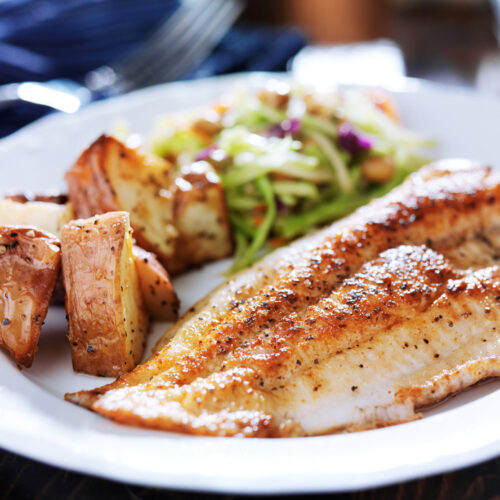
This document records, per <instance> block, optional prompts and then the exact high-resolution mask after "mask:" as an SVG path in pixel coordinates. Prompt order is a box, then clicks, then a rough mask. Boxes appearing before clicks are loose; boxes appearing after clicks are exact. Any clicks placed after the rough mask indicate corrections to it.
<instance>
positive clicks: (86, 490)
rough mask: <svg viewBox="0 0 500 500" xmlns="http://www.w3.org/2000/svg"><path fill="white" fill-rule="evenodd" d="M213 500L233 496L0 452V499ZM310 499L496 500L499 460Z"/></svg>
mask: <svg viewBox="0 0 500 500" xmlns="http://www.w3.org/2000/svg"><path fill="white" fill-rule="evenodd" d="M409 453H411V450H409ZM216 498H221V499H223V498H225V499H232V498H237V497H234V496H230V495H203V494H195V493H188V492H175V491H166V490H158V489H150V488H143V487H140V486H131V485H126V484H120V483H115V482H112V481H106V480H104V479H98V478H94V477H89V476H84V475H82V474H76V473H72V472H68V471H67V470H63V469H56V468H54V467H49V466H48V465H44V464H40V463H38V462H35V461H33V460H28V459H26V458H23V457H20V456H17V455H14V454H12V453H8V452H5V451H2V450H0V500H18V499H19V500H21V499H26V500H28V499H44V500H45V499H47V500H59V499H61V500H76V499H82V500H86V499H88V500H100V499H105V500H127V499H131V500H139V499H144V500H155V499H172V500H183V499H199V500H210V499H216ZM241 498H252V497H241ZM255 498H261V499H262V498H268V497H255ZM269 498H273V497H269ZM275 498H276V497H275ZM293 498H297V499H302V498H303V499H305V498H309V496H306V495H303V496H297V497H293ZM315 498H333V499H335V500H389V499H391V500H393V499H395V500H434V499H435V500H448V499H449V500H462V499H463V500H500V458H497V459H496V460H490V461H489V462H485V463H483V464H480V465H476V466H475V467H470V468H468V469H464V470H459V471H455V472H452V473H448V474H443V475H438V476H434V477H429V478H424V479H420V480H418V481H410V482H407V483H400V484H397V485H394V486H388V487H385V488H378V489H374V490H365V491H360V492H354V493H344V494H338V495H318V496H315Z"/></svg>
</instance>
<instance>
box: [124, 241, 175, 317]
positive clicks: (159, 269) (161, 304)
mask: <svg viewBox="0 0 500 500" xmlns="http://www.w3.org/2000/svg"><path fill="white" fill-rule="evenodd" d="M132 251H133V254H134V261H135V267H136V268H137V274H138V275H139V283H140V285H141V291H142V298H143V299H144V303H145V305H146V309H147V310H148V311H149V314H150V315H151V317H152V318H153V319H156V320H158V321H175V320H176V319H177V317H178V313H179V297H177V294H176V293H175V290H174V287H173V285H172V283H171V281H170V277H169V275H168V273H167V271H166V269H165V268H164V267H163V266H162V265H161V264H160V262H159V260H158V259H157V258H156V255H154V254H152V253H151V252H147V251H146V250H144V249H143V248H141V247H138V246H136V245H134V247H133V250H132Z"/></svg>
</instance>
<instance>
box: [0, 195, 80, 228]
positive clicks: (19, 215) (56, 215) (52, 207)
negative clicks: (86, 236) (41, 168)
mask: <svg viewBox="0 0 500 500" xmlns="http://www.w3.org/2000/svg"><path fill="white" fill-rule="evenodd" d="M73 218H74V214H73V208H72V206H71V204H70V203H66V204H64V205H61V204H57V203H52V202H45V201H27V202H24V203H20V202H18V201H13V200H10V199H4V200H0V225H11V224H15V225H22V226H24V225H27V226H35V227H37V228H39V229H42V230H44V231H48V232H49V233H52V234H54V235H55V236H57V237H59V235H60V234H61V228H62V227H63V226H64V224H66V223H67V222H69V221H70V220H72V219H73Z"/></svg>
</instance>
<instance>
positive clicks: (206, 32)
mask: <svg viewBox="0 0 500 500" xmlns="http://www.w3.org/2000/svg"><path fill="white" fill-rule="evenodd" d="M182 8H183V10H182V12H181V13H180V15H178V16H176V17H175V19H174V18H173V16H172V18H171V19H170V20H172V21H173V22H167V23H165V25H164V26H163V27H162V28H161V29H160V30H159V31H158V32H157V33H155V35H154V38H151V39H150V41H149V42H148V45H147V47H145V48H144V50H142V49H141V52H142V54H140V53H137V55H136V56H134V57H131V58H127V60H126V61H125V62H123V63H122V64H121V65H120V66H117V68H116V73H117V76H118V80H117V82H116V84H115V86H116V87H118V89H119V90H120V91H127V90H132V89H133V88H141V87H145V86H148V85H152V84H154V83H159V82H161V81H167V80H172V79H174V78H178V77H179V76H182V75H183V74H185V73H186V72H187V71H189V69H191V68H192V67H193V66H194V65H195V64H196V63H197V62H198V61H199V60H200V59H201V58H202V57H203V56H205V55H206V54H207V53H209V52H210V51H211V50H212V49H213V48H214V46H215V45H216V44H217V43H218V42H219V41H220V39H221V38H222V36H224V34H225V33H226V31H227V29H228V28H229V26H231V25H232V24H233V22H234V21H235V19H236V18H237V17H238V15H239V14H240V13H241V10H242V8H243V2H242V0H198V1H197V3H196V8H195V7H188V6H182Z"/></svg>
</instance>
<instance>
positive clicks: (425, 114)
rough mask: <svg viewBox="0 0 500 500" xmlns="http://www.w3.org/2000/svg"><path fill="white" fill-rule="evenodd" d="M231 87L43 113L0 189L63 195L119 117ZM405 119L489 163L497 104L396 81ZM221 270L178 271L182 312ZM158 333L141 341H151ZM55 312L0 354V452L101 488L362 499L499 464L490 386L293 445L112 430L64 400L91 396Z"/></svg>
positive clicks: (187, 102) (223, 82)
mask: <svg viewBox="0 0 500 500" xmlns="http://www.w3.org/2000/svg"><path fill="white" fill-rule="evenodd" d="M264 77H265V75H236V76H231V77H223V78H215V79H209V80H200V81H195V82H189V83H184V82H183V83H175V84H169V85H163V86H159V87H155V88H151V89H147V90H144V91H140V92H136V93H134V94H130V95H127V96H124V97H120V98H117V99H113V100H110V101H106V102H103V103H98V104H95V105H92V106H90V107H88V108H87V109H85V110H83V111H82V112H80V113H78V114H76V115H73V116H72V115H69V116H63V115H54V116H51V117H49V118H46V119H44V120H41V121H39V122H38V123H35V124H33V125H31V126H29V127H26V128H25V129H23V130H21V131H20V132H18V133H16V134H15V135H13V136H11V137H8V138H7V139H4V140H3V141H0V168H1V169H2V170H1V176H2V177H1V179H2V181H1V186H2V189H7V188H20V189H29V188H31V189H35V190H40V189H45V188H50V187H52V186H63V185H64V184H63V182H62V174H63V172H64V170H65V169H66V168H67V167H68V166H69V165H71V163H72V161H73V160H74V159H75V158H76V156H77V154H78V152H79V151H81V150H82V149H83V148H84V147H85V146H87V145H88V144H89V143H90V141H92V140H93V139H94V138H96V136H97V135H98V134H100V133H101V132H103V131H106V130H110V128H112V126H113V124H114V123H115V122H116V120H117V119H119V118H123V119H126V120H128V121H129V123H130V124H131V126H132V129H133V131H136V132H139V133H147V132H148V131H149V130H150V129H151V128H152V126H153V124H154V121H155V119H156V117H157V116H158V115H159V114H162V113H165V112H170V111H176V110H180V109H182V108H190V107H193V106H197V105H203V104H205V103H209V102H211V101H212V100H214V99H216V98H218V97H219V96H220V95H221V94H222V93H223V92H224V91H226V90H227V89H228V88H230V87H231V86H232V85H234V84H236V83H242V82H244V83H248V81H249V80H252V79H254V80H255V79H257V80H258V79H262V78H264ZM395 97H396V100H397V103H398V105H399V107H400V109H401V114H402V119H403V121H404V122H405V123H406V124H407V125H408V126H409V127H411V128H414V129H416V130H421V131H423V132H425V133H427V134H430V135H431V136H434V137H435V138H436V139H438V141H439V143H440V146H439V148H438V151H437V155H436V156H439V157H444V156H465V157H470V158H476V159H478V160H482V161H486V162H491V163H493V164H496V165H500V144H499V138H500V137H499V135H498V134H499V132H498V130H499V129H498V124H499V123H500V102H499V101H494V100H491V99H487V98H485V97H480V96H477V95H474V94H471V93H468V92H464V91H458V90H452V89H449V88H444V87H443V88H442V87H436V86H430V85H428V84H422V83H421V82H416V81H410V80H405V81H404V82H401V85H399V86H398V88H397V89H395ZM226 265H227V263H224V262H219V263H217V264H214V265H211V266H207V267H206V268H204V269H202V270H200V271H195V272H192V273H189V274H187V275H185V276H183V277H181V278H179V279H178V280H176V283H175V284H176V286H177V289H178V291H179V293H180V296H181V299H182V301H183V306H184V308H187V307H189V306H190V305H191V304H192V303H193V302H195V301H196V300H197V299H199V298H200V297H201V296H202V295H204V294H206V293H207V292H208V291H209V290H210V289H211V288H212V287H213V286H214V285H215V284H216V283H217V282H218V281H219V280H220V277H219V276H220V271H221V270H222V269H224V268H225V266H226ZM163 326H164V325H157V327H156V329H155V332H154V334H153V338H154V337H157V336H158V334H159V333H161V331H162V330H163ZM65 334H66V324H65V321H64V311H62V310H60V309H59V310H58V309H53V310H51V311H50V312H49V315H48V318H47V321H46V325H45V328H44V331H43V332H42V337H41V340H40V346H39V352H38V354H37V357H36V360H35V363H34V365H33V367H32V368H31V369H23V370H19V369H18V368H17V367H16V365H15V364H14V363H13V362H12V361H11V360H10V359H9V358H8V357H7V356H6V355H5V354H4V353H3V352H1V353H0V446H2V447H4V448H6V449H9V450H11V451H13V452H16V453H20V454H23V455H26V456H29V457H32V458H34V459H37V460H41V461H43V462H47V463H50V464H53V465H57V466H60V467H64V468H69V469H73V470H75V471H80V472H85V473H89V474H94V475H98V476H103V477H106V478H110V479H115V480H120V481H125V482H131V483H136V484H143V485H148V486H159V487H165V488H183V489H190V490H200V491H212V492H230V493H246V494H251V493H299V492H330V491H343V490H352V489H360V488H366V487H373V486H378V485H383V484H388V483H392V482H397V481H402V480H408V479H411V478H415V477H418V476H423V475H426V474H435V473H439V472H443V471H447V470H450V469H453V468H458V467H463V466H467V465H471V464H474V463H476V462H479V461H482V460H486V459H488V458H491V457H493V456H495V455H497V454H498V453H499V452H500V426H499V425H498V423H499V422H498V415H500V390H499V388H500V383H499V382H498V381H493V382H490V383H487V384H482V385H480V386H477V387H474V388H472V389H471V390H469V391H467V392H465V393H462V394H460V395H458V396H457V397H455V398H453V399H450V400H448V401H447V402H445V403H443V404H441V405H439V406H438V407H436V408H434V409H432V410H429V411H427V412H426V415H425V418H423V419H422V420H419V421H416V422H411V423H408V424H403V425H398V426H394V427H389V428H386V429H380V430H374V431H367V432H360V433H355V434H343V435H332V436H323V437H314V438H298V439H270V440H266V439H249V440H241V439H226V438H204V437H190V436H184V435H178V434H170V433H161V432H155V431H148V430H142V429H136V428H132V427H125V426H121V425H117V424H114V423H112V422H110V421H108V420H105V419H103V418H101V417H99V416H98V415H95V414H93V413H91V412H89V411H86V410H84V409H82V408H78V407H76V406H74V405H72V404H70V403H66V402H65V401H64V400H63V394H64V393H65V392H68V391H75V390H78V389H83V388H91V387H95V386H98V385H102V384H103V383H104V382H105V381H106V379H104V380H103V379H98V378H95V377H90V376H85V375H76V374H74V373H73V371H72V369H71V361H70V352H69V346H68V345H67V340H66V338H65Z"/></svg>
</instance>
